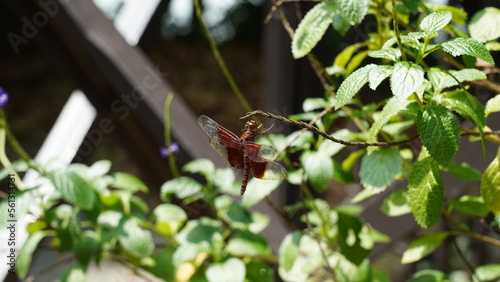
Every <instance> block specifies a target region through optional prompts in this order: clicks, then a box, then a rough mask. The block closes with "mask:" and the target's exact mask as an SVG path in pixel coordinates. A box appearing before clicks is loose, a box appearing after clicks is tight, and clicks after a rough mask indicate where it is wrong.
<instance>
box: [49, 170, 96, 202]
mask: <svg viewBox="0 0 500 282" xmlns="http://www.w3.org/2000/svg"><path fill="white" fill-rule="evenodd" d="M47 178H48V179H49V180H50V181H51V182H52V184H54V187H55V188H56V190H57V191H58V192H60V193H61V195H62V197H63V198H64V199H65V200H66V201H68V202H70V203H72V204H75V205H76V206H78V207H80V208H82V209H84V210H90V209H92V207H93V206H94V201H95V200H96V197H95V192H94V189H93V188H92V186H91V185H90V184H89V183H88V182H87V181H86V180H85V179H83V178H82V177H81V176H80V175H78V174H76V173H75V172H72V171H68V170H59V171H53V172H51V173H49V175H48V176H47Z"/></svg>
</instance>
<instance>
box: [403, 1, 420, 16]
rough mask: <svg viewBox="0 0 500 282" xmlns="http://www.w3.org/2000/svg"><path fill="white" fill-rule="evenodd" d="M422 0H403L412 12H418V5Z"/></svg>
mask: <svg viewBox="0 0 500 282" xmlns="http://www.w3.org/2000/svg"><path fill="white" fill-rule="evenodd" d="M421 2H422V0H403V4H404V5H405V6H406V8H408V10H410V12H411V13H412V14H416V13H418V6H419V5H420V3H421Z"/></svg>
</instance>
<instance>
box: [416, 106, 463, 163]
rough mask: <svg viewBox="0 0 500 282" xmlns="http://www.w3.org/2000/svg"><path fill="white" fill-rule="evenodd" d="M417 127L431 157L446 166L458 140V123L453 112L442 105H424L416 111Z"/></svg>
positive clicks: (453, 154) (453, 153)
mask: <svg viewBox="0 0 500 282" xmlns="http://www.w3.org/2000/svg"><path fill="white" fill-rule="evenodd" d="M417 128H418V133H419V135H420V139H421V140H422V143H423V144H424V146H425V148H427V150H428V151H429V153H430V155H431V157H432V158H433V159H434V160H436V162H438V163H439V164H440V165H442V166H444V167H446V166H448V164H449V163H450V162H451V160H452V159H453V157H454V156H455V153H456V152H457V150H458V145H459V142H460V125H459V123H458V120H457V118H456V117H455V116H454V115H453V113H452V112H450V110H448V109H447V108H445V107H443V106H426V107H425V108H424V109H422V110H420V111H419V113H418V117H417Z"/></svg>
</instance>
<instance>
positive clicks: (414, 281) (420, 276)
mask: <svg viewBox="0 0 500 282" xmlns="http://www.w3.org/2000/svg"><path fill="white" fill-rule="evenodd" d="M428 281H432V282H450V280H449V279H448V277H446V274H444V273H443V272H441V271H439V270H433V269H424V270H420V271H419V272H417V273H415V274H413V275H412V276H411V277H410V279H408V280H407V282H428Z"/></svg>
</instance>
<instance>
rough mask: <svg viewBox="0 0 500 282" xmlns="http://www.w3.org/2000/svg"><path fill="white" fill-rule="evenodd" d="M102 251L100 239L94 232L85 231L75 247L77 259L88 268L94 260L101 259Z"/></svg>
mask: <svg viewBox="0 0 500 282" xmlns="http://www.w3.org/2000/svg"><path fill="white" fill-rule="evenodd" d="M100 249H101V244H100V243H99V238H97V234H96V233H95V232H94V231H92V230H86V231H83V232H82V233H81V234H80V236H79V238H78V240H76V242H75V245H74V247H73V251H74V253H75V257H76V259H77V260H78V262H79V263H81V264H82V265H83V266H87V265H88V264H89V262H90V261H91V259H92V258H94V257H99V256H100Z"/></svg>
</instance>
